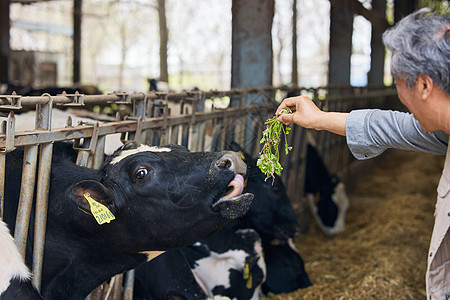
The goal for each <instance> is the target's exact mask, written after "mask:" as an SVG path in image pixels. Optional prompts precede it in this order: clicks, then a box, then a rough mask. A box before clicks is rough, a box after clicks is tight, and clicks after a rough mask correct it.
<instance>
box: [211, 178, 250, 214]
mask: <svg viewBox="0 0 450 300" xmlns="http://www.w3.org/2000/svg"><path fill="white" fill-rule="evenodd" d="M243 190H244V177H243V176H242V175H241V174H237V175H236V176H234V178H233V180H231V181H230V183H229V184H228V190H227V192H226V193H225V195H223V197H222V198H220V199H219V200H218V201H217V202H216V203H214V204H213V205H212V208H213V210H214V211H216V212H219V213H220V214H221V215H222V216H223V217H225V218H227V219H230V220H232V219H236V218H239V217H242V216H243V215H245V214H246V213H247V211H248V209H249V208H250V205H251V203H252V200H253V197H254V195H253V194H250V193H245V194H242V191H243Z"/></svg>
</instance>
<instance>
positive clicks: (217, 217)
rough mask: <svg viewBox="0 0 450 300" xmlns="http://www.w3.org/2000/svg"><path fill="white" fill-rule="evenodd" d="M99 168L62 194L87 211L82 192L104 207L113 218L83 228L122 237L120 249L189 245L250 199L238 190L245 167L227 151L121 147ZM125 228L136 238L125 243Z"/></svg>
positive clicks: (239, 213) (243, 209)
mask: <svg viewBox="0 0 450 300" xmlns="http://www.w3.org/2000/svg"><path fill="white" fill-rule="evenodd" d="M99 172H100V175H99V178H98V179H97V180H93V179H89V180H81V181H79V182H76V183H75V184H73V185H72V186H70V187H69V188H68V189H67V192H66V193H67V195H68V197H69V198H70V199H71V200H72V201H73V202H74V203H75V204H76V205H77V206H78V207H79V208H80V209H82V210H84V211H86V212H89V211H90V205H89V202H88V200H87V198H86V194H89V195H90V197H91V198H92V199H94V200H95V201H97V202H100V203H101V204H102V205H104V206H106V207H107V208H108V210H109V211H110V212H111V214H112V215H114V217H115V219H114V220H113V221H111V222H110V223H107V224H103V225H98V224H97V223H96V221H95V220H94V218H91V219H90V220H89V221H87V222H88V223H89V224H87V225H86V226H87V227H90V229H89V230H91V229H92V227H96V229H97V230H99V231H102V233H103V234H102V237H103V238H106V237H107V236H115V238H116V239H117V237H120V238H122V239H124V241H123V242H124V243H123V245H122V246H123V247H124V248H127V247H128V248H129V247H133V249H141V250H143V251H145V250H167V249H172V248H175V247H180V246H183V245H187V244H191V243H193V242H195V241H197V240H199V239H201V238H205V237H207V236H209V235H211V234H213V233H214V232H216V231H217V230H219V229H220V228H221V227H223V226H224V225H225V224H226V223H227V222H228V221H229V220H231V219H234V218H237V217H240V216H242V215H244V214H245V213H246V212H247V210H248V208H249V206H250V203H251V200H252V199H253V195H251V194H249V193H246V194H242V191H243V185H244V179H243V176H244V175H245V173H246V165H245V163H244V162H243V161H242V159H241V158H240V157H239V155H238V154H237V153H234V152H230V151H227V152H220V153H217V152H216V153H208V152H197V153H194V152H188V151H187V150H186V149H184V148H182V147H180V146H164V147H150V146H145V145H140V146H138V147H136V145H125V146H123V147H121V148H119V149H118V150H117V151H116V152H115V153H114V154H113V155H112V156H111V157H109V158H108V159H107V160H106V161H105V164H104V166H103V167H102V169H101V170H100V171H99ZM107 231H111V235H108V234H104V233H105V232H107ZM127 232H140V236H139V238H138V239H135V240H133V242H130V240H129V239H130V237H129V235H127ZM121 242H122V241H120V240H118V241H116V243H121Z"/></svg>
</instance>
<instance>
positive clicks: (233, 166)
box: [216, 151, 247, 175]
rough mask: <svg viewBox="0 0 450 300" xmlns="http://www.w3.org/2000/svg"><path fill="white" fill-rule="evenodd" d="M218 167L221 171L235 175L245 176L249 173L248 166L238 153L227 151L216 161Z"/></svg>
mask: <svg viewBox="0 0 450 300" xmlns="http://www.w3.org/2000/svg"><path fill="white" fill-rule="evenodd" d="M216 167H217V168H218V169H219V170H226V169H228V170H230V171H233V172H234V174H242V175H245V173H247V165H246V164H245V162H244V161H243V160H242V158H241V156H240V155H239V154H238V153H237V152H232V151H227V152H226V153H225V154H224V155H222V156H221V157H220V158H219V159H218V160H217V161H216Z"/></svg>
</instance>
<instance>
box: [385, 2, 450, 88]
mask: <svg viewBox="0 0 450 300" xmlns="http://www.w3.org/2000/svg"><path fill="white" fill-rule="evenodd" d="M383 42H384V44H385V45H386V48H387V49H388V50H389V51H391V52H392V61H391V74H392V76H393V77H398V78H401V79H404V80H405V81H406V85H407V87H408V88H410V89H412V88H413V87H414V84H415V83H416V81H417V77H418V76H419V75H427V76H429V77H430V78H431V79H432V80H433V82H434V84H435V85H437V86H438V87H439V88H441V89H442V90H443V91H445V92H446V93H447V94H450V15H448V14H447V15H436V14H435V13H431V9H430V8H422V9H420V10H418V11H416V12H414V13H412V14H410V15H408V16H406V17H405V18H403V19H402V20H401V21H400V22H398V23H397V24H396V25H395V26H394V27H392V28H389V29H388V30H386V32H385V33H384V34H383Z"/></svg>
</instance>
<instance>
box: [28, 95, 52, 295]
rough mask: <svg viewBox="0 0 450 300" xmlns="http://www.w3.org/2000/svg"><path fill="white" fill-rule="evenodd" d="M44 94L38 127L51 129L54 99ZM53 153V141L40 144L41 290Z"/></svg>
mask: <svg viewBox="0 0 450 300" xmlns="http://www.w3.org/2000/svg"><path fill="white" fill-rule="evenodd" d="M43 96H47V97H48V98H49V101H48V102H47V103H46V104H40V105H38V106H37V107H36V129H44V130H50V129H51V123H52V106H53V100H52V97H51V96H50V95H49V94H44V95H43ZM52 154H53V144H52V143H46V144H42V145H41V146H40V151H39V169H38V178H39V180H37V190H36V209H35V221H34V222H35V223H34V251H33V274H34V276H33V285H34V287H35V288H36V289H37V290H38V291H40V290H41V280H42V263H43V260H44V244H45V229H46V227H47V208H48V194H49V188H50V172H51V165H52Z"/></svg>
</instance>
